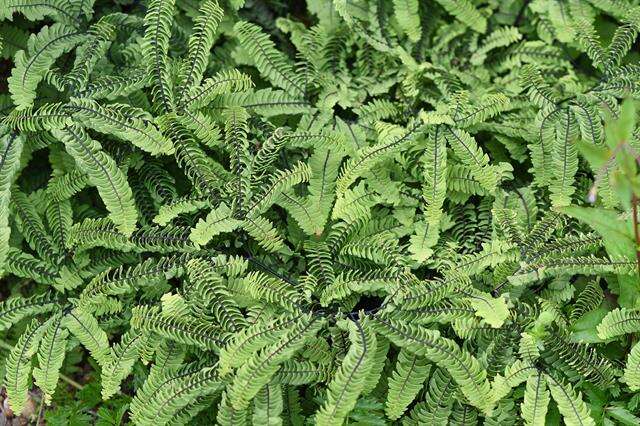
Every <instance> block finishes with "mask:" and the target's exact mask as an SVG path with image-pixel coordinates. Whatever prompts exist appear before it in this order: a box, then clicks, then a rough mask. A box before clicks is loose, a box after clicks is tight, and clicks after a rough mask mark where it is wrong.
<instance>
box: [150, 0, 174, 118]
mask: <svg viewBox="0 0 640 426" xmlns="http://www.w3.org/2000/svg"><path fill="white" fill-rule="evenodd" d="M174 3H175V0H152V1H151V2H150V3H149V5H148V8H147V14H146V15H145V17H144V26H145V32H144V41H143V52H144V60H145V62H146V63H147V70H148V73H149V74H151V75H153V80H154V91H153V94H154V98H155V99H156V100H157V102H158V103H159V104H160V105H161V106H162V108H163V110H164V112H170V111H173V106H174V101H173V84H172V78H171V75H170V69H169V57H168V55H167V52H168V50H169V38H170V37H171V23H172V21H173V12H174V11H173V9H174Z"/></svg>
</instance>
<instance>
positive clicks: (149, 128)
mask: <svg viewBox="0 0 640 426" xmlns="http://www.w3.org/2000/svg"><path fill="white" fill-rule="evenodd" d="M68 109H69V110H71V111H73V117H74V120H76V121H77V122H79V123H82V124H83V125H85V126H86V127H90V128H92V129H95V130H97V131H99V132H101V133H105V134H111V135H114V136H116V137H118V138H120V139H123V140H126V141H129V142H131V143H132V144H134V145H135V146H137V147H138V148H140V149H142V150H144V151H147V152H149V153H150V154H151V155H160V154H172V153H173V145H172V143H171V141H170V140H168V139H167V138H165V137H164V136H163V135H162V134H161V133H160V132H159V131H158V130H157V129H156V127H154V126H153V125H152V123H151V122H149V120H148V119H147V117H146V116H145V113H144V111H142V110H141V109H138V108H135V107H131V106H128V105H122V104H109V105H100V104H99V103H97V102H95V101H92V100H89V99H80V98H72V99H71V103H70V104H69V106H68Z"/></svg>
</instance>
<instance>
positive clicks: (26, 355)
mask: <svg viewBox="0 0 640 426" xmlns="http://www.w3.org/2000/svg"><path fill="white" fill-rule="evenodd" d="M44 330H45V327H44V326H43V324H42V323H40V321H38V320H37V319H33V320H32V321H31V322H30V323H29V325H28V326H27V328H26V329H25V330H24V331H23V332H22V334H21V335H20V337H19V338H18V341H17V342H16V344H15V346H14V347H13V349H12V350H11V352H9V355H8V356H7V359H6V365H5V372H6V373H5V374H6V375H5V380H4V383H5V387H6V390H7V398H8V402H9V406H10V407H11V409H12V410H13V411H14V412H16V413H20V412H21V411H22V408H23V407H24V405H25V403H26V402H27V396H28V395H27V391H28V389H29V379H30V376H31V368H32V364H31V357H33V355H35V353H36V351H37V350H38V345H39V344H40V340H41V339H42V334H43V333H44Z"/></svg>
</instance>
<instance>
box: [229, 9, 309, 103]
mask: <svg viewBox="0 0 640 426" xmlns="http://www.w3.org/2000/svg"><path fill="white" fill-rule="evenodd" d="M233 29H234V31H235V32H236V34H237V35H238V38H239V39H240V44H241V45H242V46H243V47H244V48H245V49H246V50H247V53H248V54H249V55H250V57H251V58H253V61H254V63H255V65H256V68H258V70H259V71H260V73H261V74H262V75H263V76H264V77H265V78H266V79H267V80H269V81H270V82H271V83H272V84H273V85H274V86H277V87H280V88H282V89H284V90H285V91H287V92H288V93H291V94H293V95H295V96H299V97H302V96H303V95H304V94H305V92H306V89H305V87H304V86H303V83H302V82H301V81H299V79H298V77H297V76H296V73H295V72H294V69H293V67H292V66H291V64H290V63H289V62H288V60H287V58H286V57H285V56H284V55H283V54H282V53H281V52H280V51H278V50H276V48H275V46H274V44H273V42H272V41H271V40H270V39H269V36H267V35H266V34H264V33H263V32H262V30H261V29H260V27H258V26H256V25H254V24H251V23H249V22H245V21H240V22H238V23H237V24H236V25H235V26H234V27H233Z"/></svg>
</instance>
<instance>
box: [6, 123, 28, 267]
mask: <svg viewBox="0 0 640 426" xmlns="http://www.w3.org/2000/svg"><path fill="white" fill-rule="evenodd" d="M0 132H3V133H4V128H2V127H0ZM23 146H24V138H23V136H21V135H19V134H17V133H7V134H4V135H2V137H1V138H0V274H1V273H2V271H3V270H4V269H5V266H4V264H5V262H6V259H7V254H8V250H9V237H10V235H11V228H10V227H9V200H10V199H11V186H12V185H13V181H14V180H15V178H16V175H17V174H18V172H19V170H20V168H21V164H20V156H21V154H22V147H23Z"/></svg>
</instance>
